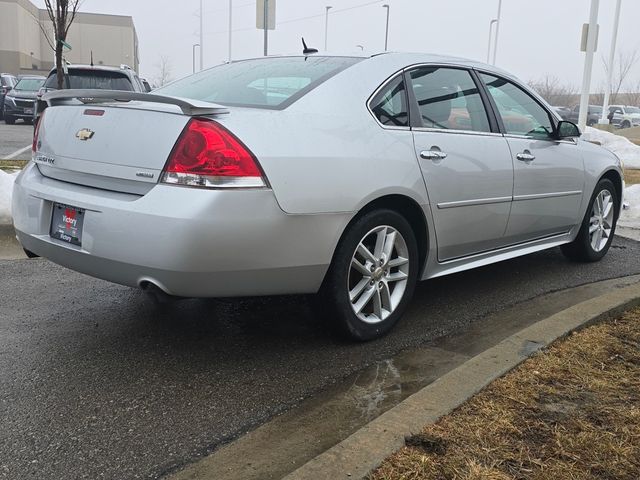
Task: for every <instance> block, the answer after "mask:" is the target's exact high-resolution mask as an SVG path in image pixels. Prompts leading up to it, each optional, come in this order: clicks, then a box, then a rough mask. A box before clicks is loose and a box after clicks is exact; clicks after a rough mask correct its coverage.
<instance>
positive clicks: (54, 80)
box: [44, 69, 133, 92]
mask: <svg viewBox="0 0 640 480" xmlns="http://www.w3.org/2000/svg"><path fill="white" fill-rule="evenodd" d="M67 77H68V79H69V84H68V85H65V87H68V88H80V89H85V88H96V89H98V90H126V91H129V92H132V91H133V84H132V83H131V80H129V77H127V76H126V75H125V74H124V73H120V72H110V71H108V70H77V69H73V70H72V69H69V75H67ZM44 86H45V88H58V75H57V74H56V72H52V73H51V74H50V75H49V78H47V81H46V82H45V84H44Z"/></svg>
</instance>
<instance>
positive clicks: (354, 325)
mask: <svg viewBox="0 0 640 480" xmlns="http://www.w3.org/2000/svg"><path fill="white" fill-rule="evenodd" d="M381 227H391V228H392V229H395V230H396V232H397V233H399V234H400V236H401V237H400V239H399V241H401V240H404V244H403V247H406V252H407V255H408V260H409V261H408V262H407V263H406V265H408V271H406V275H407V277H406V284H404V293H401V292H402V291H401V290H398V292H400V293H398V294H397V295H398V297H396V301H398V300H399V301H398V303H397V306H396V307H395V308H394V309H393V310H392V312H391V313H390V314H388V313H387V315H388V316H386V317H385V318H383V319H382V320H379V321H377V323H368V322H366V321H364V320H363V319H361V318H360V317H358V316H357V315H356V313H355V312H354V310H353V308H352V303H351V299H350V298H349V290H350V289H352V288H353V287H351V286H350V285H349V282H355V281H356V280H357V278H356V279H355V280H354V278H351V277H350V272H351V271H353V272H355V270H352V269H351V261H352V258H353V257H354V255H355V254H356V249H357V248H358V246H359V245H360V242H362V241H363V240H366V239H365V237H367V239H370V238H371V237H368V235H370V234H371V232H373V231H374V230H375V229H377V228H381ZM371 235H375V233H374V234H371ZM396 238H398V237H397V234H396ZM398 252H399V251H398V250H397V248H396V247H395V246H394V249H393V251H392V254H391V255H390V257H391V258H394V253H395V255H399V253H398ZM403 258H404V256H403ZM371 266H373V265H371ZM395 268H398V270H395ZM402 268H405V270H406V267H402ZM418 269H419V262H418V244H417V242H416V238H415V234H414V232H413V229H412V228H411V225H410V224H409V222H407V220H406V219H405V218H404V217H403V216H402V215H400V214H399V213H397V212H395V211H393V210H387V209H380V210H373V211H371V212H367V213H365V214H364V215H362V216H361V217H359V218H358V219H356V220H355V221H354V222H353V223H352V224H351V225H350V226H349V227H348V229H347V231H346V232H345V234H344V235H343V238H342V239H341V240H340V243H339V244H338V247H337V248H336V251H335V254H334V256H333V261H332V262H331V266H330V268H329V271H328V272H327V275H326V277H325V280H324V283H323V286H322V289H321V291H320V300H321V301H322V302H323V303H324V305H325V306H327V307H329V308H330V311H331V317H332V321H333V325H334V327H336V328H337V329H338V331H339V332H340V333H341V334H342V335H344V336H346V337H348V338H350V339H352V340H357V341H368V340H373V339H375V338H379V337H381V336H383V335H385V334H386V333H387V332H389V330H391V328H392V327H393V326H394V325H395V324H396V323H397V322H398V320H399V319H400V317H401V316H402V314H403V313H404V311H405V310H406V309H407V306H408V304H409V302H410V301H411V297H412V296H413V291H414V290H415V285H416V280H417V278H418ZM399 270H400V267H392V266H387V265H385V266H380V268H376V275H378V274H380V275H383V278H377V279H375V280H371V282H373V283H370V284H368V286H367V287H365V290H366V291H371V289H374V293H373V295H377V294H379V293H380V292H378V291H375V289H376V288H378V285H380V289H379V290H380V291H382V290H381V289H382V282H383V281H384V283H385V285H389V287H387V290H386V291H387V292H390V293H389V297H388V298H391V297H392V296H394V293H393V292H396V290H395V288H398V287H396V285H400V283H393V284H392V283H390V282H392V280H390V277H389V275H391V276H393V275H394V272H395V273H398V272H399ZM385 271H386V275H385ZM356 275H357V272H355V274H354V277H356ZM371 275H372V276H373V275H374V274H373V273H372V274H371ZM373 278H375V277H373ZM362 279H364V277H362ZM387 280H388V281H389V283H388V284H387V283H386V282H387ZM371 285H373V287H372V286H371ZM363 295H364V294H363ZM399 295H402V296H399ZM372 298H373V297H372ZM378 298H381V297H378ZM373 301H374V300H372V302H373ZM380 301H381V302H382V300H380ZM381 317H383V315H381Z"/></svg>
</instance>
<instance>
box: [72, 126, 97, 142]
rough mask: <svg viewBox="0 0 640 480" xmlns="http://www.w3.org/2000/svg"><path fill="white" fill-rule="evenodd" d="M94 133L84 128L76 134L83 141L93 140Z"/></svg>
mask: <svg viewBox="0 0 640 480" xmlns="http://www.w3.org/2000/svg"><path fill="white" fill-rule="evenodd" d="M94 133H95V132H94V131H93V130H89V129H88V128H83V129H82V130H78V133H76V138H77V139H79V140H83V141H87V140H91V138H93V135H94Z"/></svg>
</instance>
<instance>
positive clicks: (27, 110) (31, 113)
mask: <svg viewBox="0 0 640 480" xmlns="http://www.w3.org/2000/svg"><path fill="white" fill-rule="evenodd" d="M24 114H25V115H33V108H25V109H24Z"/></svg>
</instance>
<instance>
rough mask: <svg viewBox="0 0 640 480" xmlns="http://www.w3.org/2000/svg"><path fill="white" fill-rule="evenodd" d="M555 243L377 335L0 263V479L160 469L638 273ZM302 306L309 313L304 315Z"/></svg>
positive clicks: (624, 252) (429, 295)
mask: <svg viewBox="0 0 640 480" xmlns="http://www.w3.org/2000/svg"><path fill="white" fill-rule="evenodd" d="M639 255H640V243H638V242H634V241H632V240H627V239H624V238H619V237H616V239H615V240H614V245H613V248H612V249H611V251H610V252H609V254H608V255H607V256H606V257H605V259H604V260H602V261H601V262H599V263H597V264H576V263H571V262H568V261H567V260H565V259H564V257H563V256H562V255H561V254H560V252H559V250H558V249H554V250H551V251H547V252H540V253H537V254H533V255H530V256H527V257H523V258H520V259H516V260H511V261H508V262H503V263H500V264H496V265H492V266H488V267H484V268H481V269H478V270H474V271H470V272H465V273H461V274H456V275H453V276H449V277H444V278H440V279H435V280H431V281H429V282H425V283H422V284H420V285H419V286H418V288H417V291H416V297H415V299H414V301H413V303H412V305H411V307H410V310H409V312H408V313H407V315H406V316H405V317H404V319H403V320H402V322H401V323H400V324H399V325H398V326H397V327H396V329H395V330H394V331H393V332H392V333H391V334H390V335H389V336H387V337H386V338H384V339H381V340H378V341H375V342H371V343H367V344H351V343H346V342H344V341H342V340H340V339H339V338H336V337H335V336H333V334H332V333H331V332H330V330H329V329H328V328H327V327H326V319H325V318H323V317H322V313H323V312H322V308H321V306H320V307H318V306H317V305H315V304H314V302H313V299H312V298H311V297H306V296H302V297H277V298H265V299H243V300H185V301H181V302H177V303H175V304H171V305H165V306H156V305H154V304H152V303H150V302H149V301H148V300H147V299H146V298H145V297H144V295H143V294H141V293H140V292H139V291H137V290H134V289H130V288H127V287H122V286H118V285H113V284H109V283H106V282H103V281H100V280H96V279H92V278H90V277H87V276H84V275H81V274H78V273H74V272H71V271H69V270H66V269H64V268H61V267H58V266H56V265H53V264H51V263H49V262H47V261H46V260H42V259H36V260H14V261H0V292H1V293H0V421H1V422H2V425H1V426H0V478H8V479H22V478H29V479H31V478H33V479H43V478H46V479H63V478H64V479H66V478H91V479H95V478H105V479H126V478H158V477H161V476H163V475H165V474H167V473H169V472H172V471H175V470H176V469H178V468H180V466H182V465H185V464H186V463H189V462H191V461H194V460H196V459H197V458H199V457H201V456H202V455H205V454H207V453H209V452H211V451H212V450H214V449H215V448H216V447H218V446H220V445H222V444H224V443H226V442H229V441H230V440H232V439H234V438H237V437H238V436H240V435H242V434H244V433H246V432H247V431H249V430H252V429H253V428H255V427H257V426H258V425H260V424H262V423H264V422H265V421H266V420H268V419H270V418H272V417H274V416H275V415H277V414H279V413H281V412H284V411H286V410H289V409H290V408H292V407H293V406H295V405H296V404H298V403H300V402H301V400H302V399H305V398H308V397H311V396H313V395H314V394H316V393H318V392H320V391H322V390H324V389H326V388H327V387H328V386H330V385H332V384H334V383H335V382H338V381H340V380H341V379H343V378H345V377H346V376H348V375H350V374H352V373H354V372H357V371H360V370H362V369H363V368H365V367H366V366H367V365H370V364H372V363H374V362H376V361H380V360H383V359H385V358H389V357H391V356H393V355H395V354H397V353H398V352H400V351H403V350H405V349H407V348H411V347H415V346H417V345H421V344H424V343H426V342H429V341H430V340H433V339H435V338H438V337H442V336H443V335H446V334H450V333H452V332H455V331H460V330H463V329H465V328H467V327H468V326H469V325H470V324H473V325H474V326H477V325H478V323H479V322H482V318H483V317H484V316H486V315H488V314H491V313H495V312H498V311H501V310H502V309H504V308H506V307H508V306H512V305H514V304H517V303H519V302H522V301H525V300H528V299H531V298H534V297H536V296H538V295H541V294H544V293H548V292H552V291H557V290H561V289H564V288H568V287H573V286H577V285H582V284H586V283H590V282H594V281H597V280H603V279H608V278H616V277H622V276H627V275H632V274H639V273H640V260H639V258H640V257H639ZM314 311H315V313H314Z"/></svg>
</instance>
